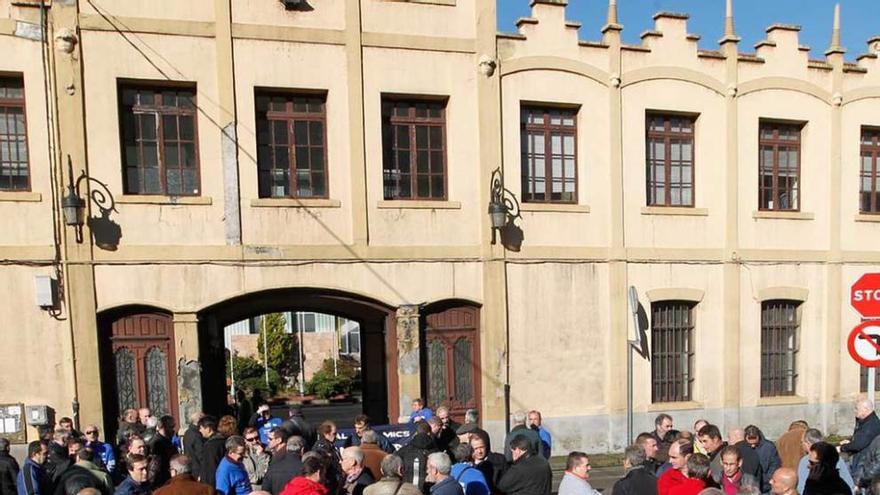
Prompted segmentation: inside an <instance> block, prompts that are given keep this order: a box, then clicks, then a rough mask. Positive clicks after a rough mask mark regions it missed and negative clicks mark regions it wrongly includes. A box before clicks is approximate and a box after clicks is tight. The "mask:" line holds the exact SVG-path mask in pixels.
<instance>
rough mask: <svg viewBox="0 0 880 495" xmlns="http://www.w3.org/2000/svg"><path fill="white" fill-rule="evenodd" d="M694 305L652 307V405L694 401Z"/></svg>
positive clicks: (667, 303) (666, 303)
mask: <svg viewBox="0 0 880 495" xmlns="http://www.w3.org/2000/svg"><path fill="white" fill-rule="evenodd" d="M692 311H693V304H692V303H690V302H685V301H660V302H655V303H652V304H651V399H652V402H681V401H688V400H691V389H692V384H693V379H694V377H693V356H694V349H693V333H694V327H693V323H692V321H693V318H692V316H691V312H692Z"/></svg>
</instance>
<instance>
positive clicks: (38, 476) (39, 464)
mask: <svg viewBox="0 0 880 495" xmlns="http://www.w3.org/2000/svg"><path fill="white" fill-rule="evenodd" d="M48 456H49V449H48V448H47V447H46V444H45V443H43V442H42V441H40V440H37V441H34V442H31V443H29V444H28V456H27V459H25V460H24V466H22V468H21V471H19V472H18V477H17V479H16V489H17V491H18V495H49V494H50V493H52V489H51V483H50V482H49V477H48V476H47V475H46V470H45V469H44V468H43V466H44V465H45V463H46V458H47V457H48Z"/></svg>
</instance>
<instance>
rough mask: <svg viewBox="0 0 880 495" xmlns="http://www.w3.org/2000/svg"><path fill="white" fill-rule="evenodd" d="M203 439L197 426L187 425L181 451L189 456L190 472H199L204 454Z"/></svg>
mask: <svg viewBox="0 0 880 495" xmlns="http://www.w3.org/2000/svg"><path fill="white" fill-rule="evenodd" d="M204 448H205V439H204V437H202V434H201V433H199V427H198V426H196V425H189V428H187V429H186V433H184V434H183V453H184V454H186V455H187V457H189V461H190V466H191V467H192V472H193V473H195V474H196V475H198V474H199V473H201V472H202V471H201V467H200V466H201V463H202V457H204V456H205V450H204Z"/></svg>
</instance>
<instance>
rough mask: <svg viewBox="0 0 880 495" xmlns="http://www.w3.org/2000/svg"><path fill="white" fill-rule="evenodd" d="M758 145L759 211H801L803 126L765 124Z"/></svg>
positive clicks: (762, 124)
mask: <svg viewBox="0 0 880 495" xmlns="http://www.w3.org/2000/svg"><path fill="white" fill-rule="evenodd" d="M758 141H759V142H758V146H759V148H760V158H759V170H758V176H759V181H760V183H759V194H758V195H759V198H758V203H759V205H758V206H759V208H760V209H761V210H781V211H798V210H800V208H801V202H800V178H801V126H800V125H796V124H782V123H778V122H763V121H762V122H761V125H760V135H759V139H758Z"/></svg>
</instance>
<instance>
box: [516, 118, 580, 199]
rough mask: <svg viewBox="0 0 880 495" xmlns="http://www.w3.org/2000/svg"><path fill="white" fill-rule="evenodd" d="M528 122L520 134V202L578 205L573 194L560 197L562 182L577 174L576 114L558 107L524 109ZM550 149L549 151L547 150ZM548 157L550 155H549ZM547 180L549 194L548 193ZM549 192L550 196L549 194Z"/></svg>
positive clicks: (573, 192) (573, 177) (572, 192)
mask: <svg viewBox="0 0 880 495" xmlns="http://www.w3.org/2000/svg"><path fill="white" fill-rule="evenodd" d="M522 113H524V114H527V115H528V117H527V119H526V120H527V121H526V123H525V124H524V125H523V126H522V129H521V130H522V132H521V135H520V136H521V141H522V144H521V169H522V173H523V178H522V180H523V200H524V201H526V202H531V201H534V202H557V203H575V202H577V195H576V191H574V190H572V191H571V194H562V192H563V189H564V187H563V182H564V179H566V178H569V179H572V182H571V184H572V185H573V184H575V183H576V182H575V181H574V179H575V177H576V175H577V157H576V156H575V154H574V142H575V140H576V139H577V128H576V126H575V123H574V116H575V115H576V113H577V112H575V111H573V110H563V109H558V108H545V109H541V108H530V107H524V108H523V110H522ZM548 148H549V149H548ZM548 155H549V156H548ZM548 181H549V183H550V184H549V187H550V191H547V190H546V188H547V187H548V185H547V182H548ZM548 193H549V194H548Z"/></svg>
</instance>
